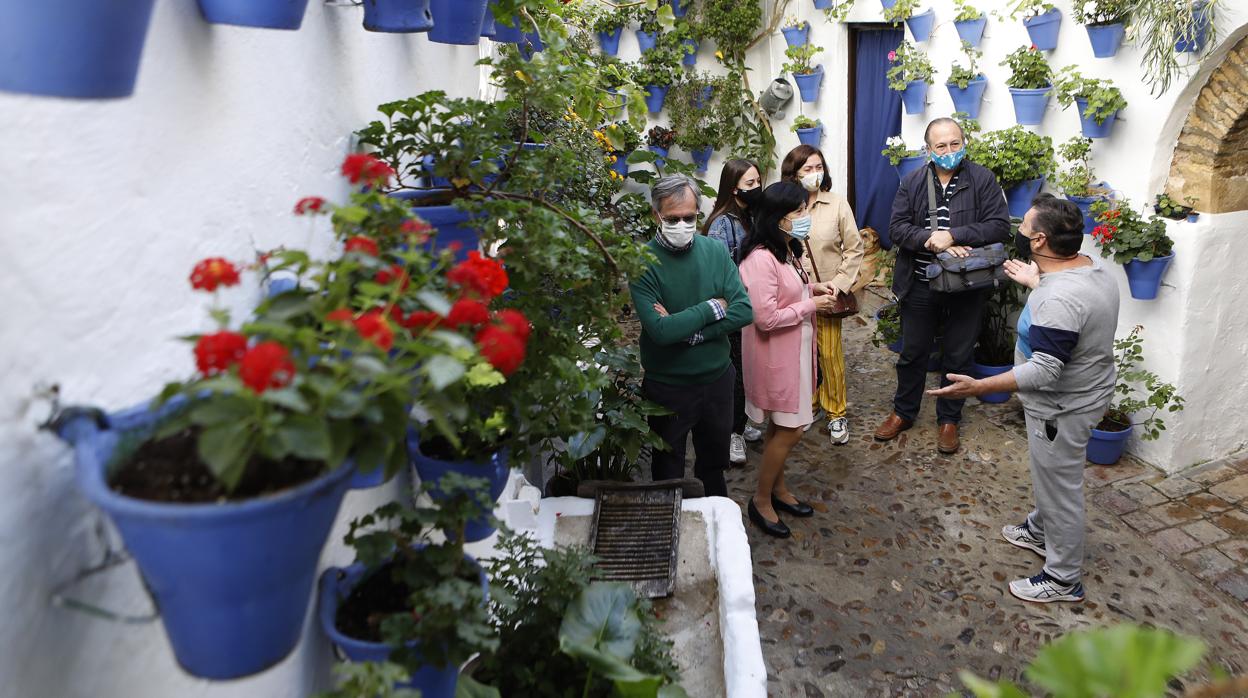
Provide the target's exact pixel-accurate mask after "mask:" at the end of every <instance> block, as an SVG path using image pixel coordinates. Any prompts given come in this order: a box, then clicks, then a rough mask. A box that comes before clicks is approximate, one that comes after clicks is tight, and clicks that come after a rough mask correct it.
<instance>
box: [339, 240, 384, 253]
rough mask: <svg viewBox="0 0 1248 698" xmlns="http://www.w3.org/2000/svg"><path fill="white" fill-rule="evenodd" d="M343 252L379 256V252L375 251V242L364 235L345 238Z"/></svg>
mask: <svg viewBox="0 0 1248 698" xmlns="http://www.w3.org/2000/svg"><path fill="white" fill-rule="evenodd" d="M343 252H359V253H361V254H366V255H368V256H370V257H376V256H377V255H378V254H380V251H379V250H378V249H377V241H376V240H374V239H372V238H370V237H366V236H364V235H356V236H354V237H349V238H347V242H346V244H345V245H344V246H343Z"/></svg>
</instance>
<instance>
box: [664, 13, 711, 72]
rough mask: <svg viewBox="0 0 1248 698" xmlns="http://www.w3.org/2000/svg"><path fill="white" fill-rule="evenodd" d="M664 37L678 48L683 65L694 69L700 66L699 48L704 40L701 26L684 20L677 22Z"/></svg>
mask: <svg viewBox="0 0 1248 698" xmlns="http://www.w3.org/2000/svg"><path fill="white" fill-rule="evenodd" d="M663 37H664V39H666V40H667V41H668V42H670V43H671V44H672V45H673V46H676V47H677V49H678V51H679V53H680V64H681V65H683V66H685V67H686V68H692V67H694V66H696V65H697V64H698V47H699V45H700V43H701V39H702V29H701V26H700V25H698V24H695V23H694V22H691V21H688V20H683V21H680V22H677V23H676V24H675V25H674V26H673V27H672V30H671V31H669V32H667V33H666V34H664V35H663Z"/></svg>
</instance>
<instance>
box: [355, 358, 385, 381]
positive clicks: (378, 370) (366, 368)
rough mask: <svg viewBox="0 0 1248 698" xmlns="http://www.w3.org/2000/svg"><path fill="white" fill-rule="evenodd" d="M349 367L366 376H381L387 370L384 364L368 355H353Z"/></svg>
mask: <svg viewBox="0 0 1248 698" xmlns="http://www.w3.org/2000/svg"><path fill="white" fill-rule="evenodd" d="M351 365H352V366H353V367H355V368H357V369H359V370H360V372H361V373H363V374H364V375H367V376H381V375H385V373H386V372H387V371H388V370H389V369H388V367H387V366H386V362H384V361H382V360H381V359H379V358H377V357H376V356H370V355H368V354H353V355H352V356H351Z"/></svg>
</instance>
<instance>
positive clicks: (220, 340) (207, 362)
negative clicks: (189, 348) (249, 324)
mask: <svg viewBox="0 0 1248 698" xmlns="http://www.w3.org/2000/svg"><path fill="white" fill-rule="evenodd" d="M246 351H247V338H246V337H244V336H243V335H241V334H239V333H237V332H216V333H213V334H206V335H204V336H202V337H200V338H199V341H198V342H196V343H195V366H196V367H198V368H199V372H200V373H202V374H204V375H205V376H215V375H217V374H218V373H225V371H226V370H228V369H229V367H230V366H233V365H234V364H236V363H238V362H239V361H240V360H242V358H243V354H244V353H246Z"/></svg>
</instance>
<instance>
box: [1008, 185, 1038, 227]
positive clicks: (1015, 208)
mask: <svg viewBox="0 0 1248 698" xmlns="http://www.w3.org/2000/svg"><path fill="white" fill-rule="evenodd" d="M1042 186H1044V178H1043V177H1037V178H1036V179H1029V180H1027V181H1025V182H1019V183H1018V184H1015V185H1014V186H1011V187H1006V189H1005V204H1006V207H1007V208H1008V209H1009V210H1010V215H1011V216H1014V217H1016V218H1022V217H1023V216H1024V215H1026V214H1027V209H1029V208H1031V202H1032V201H1033V200H1035V198H1036V194H1039V193H1040V187H1042Z"/></svg>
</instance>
